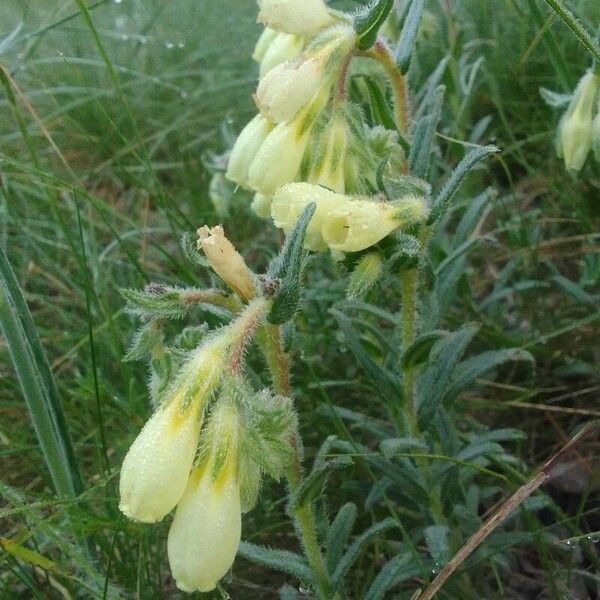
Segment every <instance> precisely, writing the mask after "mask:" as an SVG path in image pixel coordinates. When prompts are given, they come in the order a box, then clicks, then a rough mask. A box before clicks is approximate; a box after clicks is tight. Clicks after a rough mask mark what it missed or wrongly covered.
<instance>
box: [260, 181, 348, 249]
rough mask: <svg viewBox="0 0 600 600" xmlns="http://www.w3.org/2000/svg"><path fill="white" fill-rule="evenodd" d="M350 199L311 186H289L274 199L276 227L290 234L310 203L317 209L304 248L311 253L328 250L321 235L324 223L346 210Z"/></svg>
mask: <svg viewBox="0 0 600 600" xmlns="http://www.w3.org/2000/svg"><path fill="white" fill-rule="evenodd" d="M349 201H350V200H349V198H348V197H347V196H344V195H342V194H336V193H335V192H331V191H329V190H327V189H325V188H323V187H320V186H318V185H312V184H310V183H288V184H287V185H284V186H282V187H280V188H279V189H278V190H277V191H276V192H275V195H274V196H273V203H272V205H271V217H272V218H273V222H274V223H275V226H276V227H281V228H282V229H283V230H284V231H285V232H286V233H288V232H289V231H290V230H291V229H292V228H293V227H294V225H295V224H296V221H297V220H298V217H299V216H300V213H301V212H302V211H303V210H304V208H305V206H306V205H307V204H309V203H310V202H314V203H315V204H316V205H317V206H316V209H315V212H314V214H313V216H312V219H311V220H310V223H309V224H308V228H307V229H306V237H305V238H304V247H305V248H306V249H307V250H314V251H319V250H325V249H326V248H327V246H326V244H325V242H324V241H323V236H322V235H321V228H322V226H323V220H324V219H325V218H326V217H327V215H328V214H329V213H330V212H331V211H332V210H334V209H336V208H340V207H341V206H344V205H345V204H346V203H347V202H349Z"/></svg>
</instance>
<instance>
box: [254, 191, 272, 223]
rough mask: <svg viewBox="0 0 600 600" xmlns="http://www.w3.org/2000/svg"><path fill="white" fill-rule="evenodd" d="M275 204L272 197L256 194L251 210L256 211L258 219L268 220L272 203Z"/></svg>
mask: <svg viewBox="0 0 600 600" xmlns="http://www.w3.org/2000/svg"><path fill="white" fill-rule="evenodd" d="M272 202H273V197H272V196H266V195H265V194H261V193H260V192H256V194H254V198H253V199H252V204H251V205H250V208H252V210H253V211H254V213H255V214H256V216H257V217H260V218H261V219H268V218H269V216H270V214H271V203H272Z"/></svg>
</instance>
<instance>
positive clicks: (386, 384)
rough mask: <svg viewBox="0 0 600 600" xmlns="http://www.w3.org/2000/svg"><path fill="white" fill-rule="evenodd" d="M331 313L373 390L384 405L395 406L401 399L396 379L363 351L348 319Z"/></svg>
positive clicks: (332, 311)
mask: <svg viewBox="0 0 600 600" xmlns="http://www.w3.org/2000/svg"><path fill="white" fill-rule="evenodd" d="M331 313H332V314H333V316H334V317H335V318H336V320H337V322H338V323H339V325H340V329H341V330H342V333H343V334H344V337H345V338H346V343H347V344H348V347H349V348H350V350H351V351H352V353H353V354H354V356H355V357H356V359H357V360H358V362H359V363H360V365H361V367H362V368H363V369H364V371H365V373H366V374H367V375H368V376H369V378H370V379H371V380H372V382H373V383H374V384H375V389H376V391H377V392H378V393H379V395H380V396H381V398H382V400H384V401H385V402H386V403H393V404H396V403H397V402H398V399H399V398H401V397H402V386H401V384H400V382H399V380H398V378H397V377H396V376H395V375H394V374H393V373H390V372H389V371H388V370H387V369H386V368H385V367H383V366H382V365H380V364H378V363H377V362H375V360H373V359H372V358H371V357H370V356H369V355H368V354H367V353H366V351H365V349H364V347H363V345H362V344H361V342H360V339H359V337H358V334H357V333H356V331H355V329H354V327H353V325H352V323H351V322H350V319H349V318H348V317H347V316H346V315H345V314H344V313H342V312H340V311H337V310H334V309H332V310H331Z"/></svg>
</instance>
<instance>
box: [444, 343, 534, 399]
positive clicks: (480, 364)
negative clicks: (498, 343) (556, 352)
mask: <svg viewBox="0 0 600 600" xmlns="http://www.w3.org/2000/svg"><path fill="white" fill-rule="evenodd" d="M516 361H526V362H531V363H533V362H535V359H534V358H533V356H532V355H531V354H530V353H529V352H527V351H526V350H522V349H521V348H505V349H503V350H490V351H488V352H483V353H482V354H478V355H477V356H472V357H470V358H468V359H467V360H465V361H463V362H461V363H460V364H459V365H457V367H456V369H455V371H454V376H453V378H452V382H451V383H450V385H449V387H448V389H447V390H446V393H445V395H444V402H445V403H446V402H452V400H454V399H455V398H456V397H457V396H458V394H460V392H462V390H464V389H465V388H466V387H467V386H468V385H470V384H471V383H473V382H474V381H475V380H476V379H477V378H478V377H481V376H482V375H484V374H485V373H487V372H489V371H491V370H492V369H495V368H496V367H499V366H500V365H502V364H504V363H507V362H516Z"/></svg>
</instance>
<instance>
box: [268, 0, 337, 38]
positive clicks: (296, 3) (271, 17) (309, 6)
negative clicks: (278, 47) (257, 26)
mask: <svg viewBox="0 0 600 600" xmlns="http://www.w3.org/2000/svg"><path fill="white" fill-rule="evenodd" d="M258 6H259V8H260V11H259V13H258V19H257V20H258V22H259V23H262V24H263V25H265V26H266V27H270V28H272V29H276V30H277V31H283V32H284V33H296V34H299V35H304V36H307V37H312V36H314V35H316V34H317V33H319V31H321V30H322V29H324V28H325V27H328V26H329V25H331V24H333V23H334V22H335V19H334V18H333V17H332V16H331V14H330V13H329V11H328V10H327V5H326V4H325V3H324V2H323V0H258Z"/></svg>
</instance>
